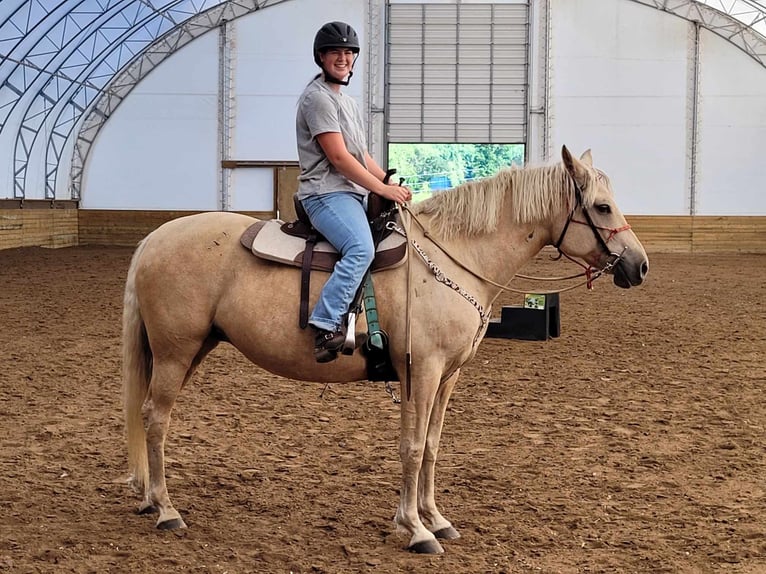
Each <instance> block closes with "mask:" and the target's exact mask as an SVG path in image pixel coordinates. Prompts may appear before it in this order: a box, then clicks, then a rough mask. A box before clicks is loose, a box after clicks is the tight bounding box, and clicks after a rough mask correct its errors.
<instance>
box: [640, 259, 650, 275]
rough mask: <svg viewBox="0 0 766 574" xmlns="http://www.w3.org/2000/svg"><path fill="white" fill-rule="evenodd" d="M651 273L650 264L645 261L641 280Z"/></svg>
mask: <svg viewBox="0 0 766 574" xmlns="http://www.w3.org/2000/svg"><path fill="white" fill-rule="evenodd" d="M647 273H649V263H648V262H647V261H644V262H643V263H642V264H641V279H643V278H644V277H646V274H647Z"/></svg>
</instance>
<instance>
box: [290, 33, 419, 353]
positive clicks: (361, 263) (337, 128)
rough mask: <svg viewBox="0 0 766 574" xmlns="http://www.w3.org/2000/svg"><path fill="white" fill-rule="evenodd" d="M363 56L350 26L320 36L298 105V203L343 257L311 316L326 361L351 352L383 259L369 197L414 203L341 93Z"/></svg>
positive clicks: (354, 106)
mask: <svg viewBox="0 0 766 574" xmlns="http://www.w3.org/2000/svg"><path fill="white" fill-rule="evenodd" d="M358 54H359V37H358V36H357V34H356V32H355V31H354V29H353V28H352V27H351V26H350V25H348V24H346V23H344V22H329V23H327V24H325V25H324V26H322V27H321V28H320V29H319V31H318V32H317V34H316V36H315V38H314V61H315V62H316V64H317V65H318V66H319V67H320V68H321V69H322V71H321V72H320V73H319V74H317V75H316V76H315V77H314V79H313V80H312V81H311V83H309V85H308V86H306V89H305V90H304V91H303V94H302V95H301V96H300V99H299V100H298V112H297V117H296V136H297V143H298V161H299V163H300V175H299V177H298V192H297V195H298V199H300V200H301V203H302V205H303V208H304V209H305V211H306V213H307V215H308V216H309V219H310V220H311V224H312V225H313V226H314V228H316V229H317V231H319V233H321V234H322V235H323V236H324V237H325V239H327V240H328V241H329V242H330V243H331V244H332V245H333V246H334V247H335V249H337V250H338V253H339V254H340V260H339V261H338V262H337V264H336V265H335V268H334V270H333V272H332V274H331V275H330V278H329V279H328V280H327V283H325V285H324V287H323V288H322V291H321V293H320V295H319V300H318V301H317V304H316V306H315V307H314V309H313V311H312V312H311V316H310V317H309V324H310V325H311V326H312V328H313V329H314V330H315V331H316V336H315V340H314V356H315V358H316V360H317V362H319V363H326V362H329V361H332V360H333V359H335V358H336V357H337V355H338V351H339V350H340V348H341V347H342V346H343V341H344V339H345V333H344V332H343V329H344V327H343V317H344V315H345V314H346V313H347V312H348V309H349V306H350V304H351V301H352V300H353V298H354V294H355V293H356V291H357V290H358V289H359V286H360V285H361V283H362V279H363V278H364V274H365V272H366V271H367V269H368V268H369V266H370V264H371V263H372V260H373V257H374V256H375V251H374V247H373V241H372V235H371V232H370V228H369V223H368V221H367V216H366V213H365V205H366V203H367V195H368V193H369V192H372V193H376V194H378V195H381V196H382V197H385V198H387V199H390V200H393V201H395V202H397V203H404V202H405V201H408V200H410V199H411V198H412V192H411V191H410V189H409V188H407V187H404V186H399V185H388V184H386V183H383V179H384V178H385V175H386V172H385V171H384V170H383V169H382V168H381V167H380V166H379V165H378V164H377V163H376V162H375V160H374V159H373V158H372V157H370V154H369V153H368V151H367V143H366V137H365V131H364V127H363V123H362V117H361V114H360V113H359V108H358V107H357V104H356V101H355V100H354V99H353V98H352V97H350V96H348V95H346V94H344V93H343V92H342V91H341V87H342V86H347V85H348V83H349V80H350V79H351V76H352V75H353V71H352V70H353V67H354V62H355V61H356V58H357V56H358Z"/></svg>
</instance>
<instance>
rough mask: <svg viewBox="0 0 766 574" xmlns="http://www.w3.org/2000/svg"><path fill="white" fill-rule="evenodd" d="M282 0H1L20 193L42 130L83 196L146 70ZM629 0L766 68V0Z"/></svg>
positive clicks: (2, 67) (1, 103)
mask: <svg viewBox="0 0 766 574" xmlns="http://www.w3.org/2000/svg"><path fill="white" fill-rule="evenodd" d="M284 1H286V0H228V1H225V0H90V1H88V2H86V1H85V0H60V1H58V2H55V3H54V2H51V1H46V0H16V1H15V4H14V5H11V4H12V3H13V2H14V0H4V3H5V6H6V9H5V11H4V14H6V16H2V15H0V18H2V19H1V20H0V55H2V57H3V60H2V61H0V135H2V133H3V131H6V133H8V131H11V132H12V131H14V130H15V131H16V134H15V140H16V145H15V148H14V196H15V197H17V198H19V199H23V198H24V196H25V189H26V183H27V173H28V167H29V160H30V155H31V154H32V151H33V149H34V147H35V143H36V141H37V138H38V137H40V136H41V135H42V136H43V137H47V143H46V147H45V174H44V175H45V197H46V198H48V199H55V188H56V179H57V175H58V173H59V170H61V169H62V161H63V155H64V151H65V149H66V148H67V144H68V143H72V142H73V143H74V145H73V157H72V162H71V172H70V176H71V184H70V193H71V198H72V199H79V197H80V191H81V185H82V175H83V166H84V165H85V162H86V160H87V157H88V154H89V152H90V149H91V147H92V144H93V141H94V139H95V137H96V135H97V133H98V131H99V130H100V129H101V127H102V126H103V125H104V123H105V122H106V120H107V119H108V118H109V116H110V115H111V114H112V113H113V112H114V110H115V109H116V108H117V106H119V104H120V103H121V102H122V100H124V99H125V97H126V96H127V94H128V93H129V92H130V91H131V90H132V89H133V88H134V87H135V86H136V84H137V83H138V82H139V81H140V80H141V79H142V78H143V77H144V76H145V75H146V74H147V73H149V72H150V71H151V70H152V69H154V68H155V67H156V66H157V65H159V64H160V63H161V62H162V61H164V60H165V59H166V58H167V57H169V56H170V55H171V54H173V53H174V52H175V51H177V50H178V49H180V48H181V47H183V46H185V45H186V44H187V43H189V42H190V41H192V40H194V39H195V38H197V37H199V36H201V35H202V34H205V33H206V32H208V31H210V30H212V29H214V28H216V27H218V26H220V25H221V24H223V23H225V22H226V21H230V20H234V19H236V18H239V17H241V16H244V15H246V14H249V13H251V12H254V11H256V10H260V9H263V8H266V7H268V6H271V5H275V4H279V3H280V2H284ZM631 1H633V2H637V3H639V4H643V5H646V6H650V7H653V8H656V9H658V10H661V11H664V12H668V13H671V14H674V15H676V16H678V17H681V18H684V19H686V20H689V21H692V22H697V23H699V24H700V25H702V26H704V27H705V28H707V29H709V30H711V31H712V32H714V33H716V34H718V35H719V36H721V37H722V38H724V39H726V40H728V41H729V42H731V43H733V44H734V45H736V46H738V47H739V48H740V49H741V50H743V51H744V52H745V53H747V54H748V55H749V56H750V57H752V58H753V59H755V60H756V61H757V62H759V63H760V64H761V65H762V66H764V67H766V6H764V5H763V4H761V3H760V2H758V1H756V0H704V3H703V2H702V1H698V0H631ZM94 4H95V5H96V6H97V9H94V8H95V6H94ZM2 13H3V12H0V14H2ZM22 108H23V109H24V112H23V115H22V114H21V113H20V112H19V109H22ZM15 116H21V118H20V119H19V121H14V119H15ZM78 125H79V130H78V133H77V135H76V138H75V139H74V141H73V140H72V133H73V132H74V130H75V128H76V127H77V126H78Z"/></svg>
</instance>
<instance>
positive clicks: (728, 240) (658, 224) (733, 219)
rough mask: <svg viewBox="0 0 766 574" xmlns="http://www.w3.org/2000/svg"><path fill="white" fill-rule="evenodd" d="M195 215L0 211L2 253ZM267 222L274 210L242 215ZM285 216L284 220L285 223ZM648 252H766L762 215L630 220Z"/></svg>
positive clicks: (124, 240) (106, 237) (129, 241)
mask: <svg viewBox="0 0 766 574" xmlns="http://www.w3.org/2000/svg"><path fill="white" fill-rule="evenodd" d="M193 213H198V212H197V211H167V210H147V211H126V210H108V209H75V208H62V209H50V208H46V209H0V249H11V248H18V247H36V246H41V247H53V248H58V247H72V246H77V245H115V246H133V245H136V244H137V243H138V241H140V240H141V238H143V237H144V236H146V235H147V234H148V233H150V232H151V231H152V230H153V229H156V228H157V227H159V226H160V225H162V224H163V223H165V222H166V221H170V220H171V219H175V218H177V217H182V216H185V215H191V214H193ZM242 213H247V214H248V215H252V216H253V217H258V218H271V217H274V216H275V214H274V212H269V211H265V212H264V211H243V212H242ZM289 218H290V217H289V216H286V215H283V219H289ZM628 221H629V222H630V223H631V225H632V226H633V230H634V231H635V232H636V234H637V235H638V237H639V238H640V239H641V241H642V243H643V244H644V247H645V248H646V250H647V251H648V252H650V253H691V252H695V253H766V216H693V217H692V216H649V215H633V216H630V215H629V216H628Z"/></svg>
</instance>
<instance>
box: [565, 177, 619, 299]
mask: <svg viewBox="0 0 766 574" xmlns="http://www.w3.org/2000/svg"><path fill="white" fill-rule="evenodd" d="M572 182H573V183H574V189H575V204H574V206H573V207H572V210H571V211H570V212H569V217H567V222H566V223H565V224H564V229H562V230H561V235H559V238H558V240H557V241H556V243H554V244H553V246H554V247H555V248H556V249H557V250H558V252H559V255H558V257H556V259H561V257H562V256H563V257H566V258H567V259H569V260H570V261H572V262H573V263H576V264H577V265H579V266H580V267H582V268H583V269H585V277H586V278H587V285H588V289H593V279H594V277H593V274H594V272H596V277H598V276H600V275H602V274H603V273H606V272H608V271H611V270H612V269H614V267H615V266H616V265H617V264H618V263H619V262H620V260H621V259H622V257H623V255H625V252H626V251H627V250H628V246H627V245H626V246H625V247H623V249H622V251H621V252H620V253H615V252H614V251H611V250H610V249H609V246H608V245H607V243H609V241H611V240H612V238H613V237H614V236H615V235H617V234H618V233H620V232H622V231H627V230H628V229H630V225H629V224H627V223H626V224H625V225H623V226H622V227H601V226H598V225H596V224H595V223H593V219H592V218H591V216H590V213H588V210H587V209H586V208H585V204H584V203H583V199H582V196H583V192H582V188H581V187H580V185H579V184H578V183H577V180H576V179H575V178H574V177H572ZM578 207H579V208H580V209H581V210H582V212H583V215H585V221H580V220H579V219H575V217H574V214H575V211H577V208H578ZM570 223H579V224H580V225H587V226H588V227H590V229H591V231H592V232H593V236H594V237H595V238H596V241H597V242H598V244H599V246H600V247H601V249H602V250H603V251H604V252H605V253H608V254H609V257H610V258H612V259H610V260H608V261H607V262H606V265H604V267H603V268H602V269H596V268H595V267H593V266H591V265H584V264H582V263H581V262H579V261H578V260H577V259H574V258H573V257H571V256H569V255H567V254H566V253H564V251H562V249H561V244H562V243H563V242H564V236H565V235H566V233H567V230H568V229H569V224H570ZM600 231H608V232H609V236H608V237H607V238H606V239H604V237H603V236H602V235H601V233H600Z"/></svg>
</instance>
